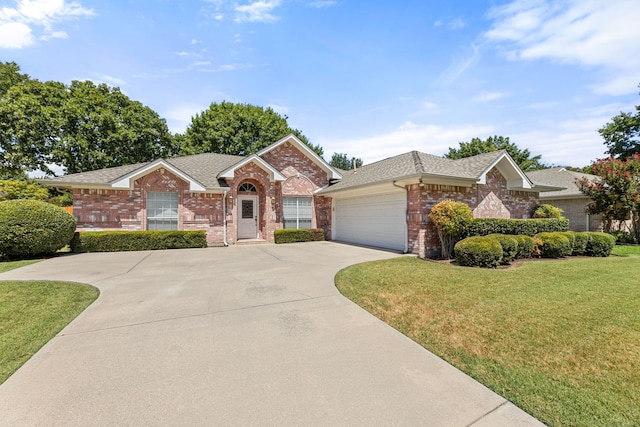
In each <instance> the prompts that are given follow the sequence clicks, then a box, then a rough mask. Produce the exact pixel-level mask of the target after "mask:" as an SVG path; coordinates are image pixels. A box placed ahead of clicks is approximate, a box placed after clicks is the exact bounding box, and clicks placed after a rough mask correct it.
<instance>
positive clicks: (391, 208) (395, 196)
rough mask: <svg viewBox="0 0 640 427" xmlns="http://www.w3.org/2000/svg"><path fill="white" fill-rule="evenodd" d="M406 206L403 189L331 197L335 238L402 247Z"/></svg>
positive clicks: (404, 247) (372, 244)
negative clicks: (354, 195) (332, 198)
mask: <svg viewBox="0 0 640 427" xmlns="http://www.w3.org/2000/svg"><path fill="white" fill-rule="evenodd" d="M406 208H407V196H406V192H404V191H395V192H392V193H386V194H376V195H370V196H360V197H352V198H346V199H334V219H333V224H335V231H334V239H335V240H339V241H343V242H349V243H358V244H361V245H369V246H376V247H380V248H387V249H395V250H398V251H405V250H406V245H407V223H406Z"/></svg>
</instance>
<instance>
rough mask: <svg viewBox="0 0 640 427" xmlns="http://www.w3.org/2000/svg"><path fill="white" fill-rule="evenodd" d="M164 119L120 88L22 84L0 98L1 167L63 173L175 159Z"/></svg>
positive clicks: (84, 84) (88, 82) (54, 83)
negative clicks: (61, 170)
mask: <svg viewBox="0 0 640 427" xmlns="http://www.w3.org/2000/svg"><path fill="white" fill-rule="evenodd" d="M176 151H177V149H176V147H174V146H173V142H172V138H171V134H170V133H169V129H168V127H167V124H166V122H165V120H164V119H161V118H160V117H159V116H158V114H157V113H156V112H155V111H153V110H152V109H150V108H148V107H145V106H144V105H142V104H141V103H140V102H137V101H132V100H131V99H129V98H128V97H127V96H126V95H124V94H123V93H122V92H120V90H119V89H118V88H111V87H109V86H107V85H105V84H100V85H95V84H94V83H92V82H91V81H84V82H81V81H73V82H72V83H71V85H69V86H67V85H65V84H63V83H59V82H53V81H47V82H40V81H38V80H33V79H26V80H23V81H19V82H18V83H16V84H13V85H12V86H11V87H9V89H8V90H7V91H6V92H5V94H4V96H2V98H0V156H2V157H1V158H0V166H2V167H3V169H5V170H6V169H9V170H27V171H33V170H38V169H39V170H41V171H43V172H45V173H47V174H50V175H53V174H54V173H53V171H52V169H51V165H58V166H60V167H62V168H64V169H65V172H66V173H76V172H84V171H89V170H95V169H101V168H107V167H113V166H121V165H126V164H132V163H138V162H145V161H150V160H154V159H156V158H158V157H164V156H170V155H173V154H175V152H176Z"/></svg>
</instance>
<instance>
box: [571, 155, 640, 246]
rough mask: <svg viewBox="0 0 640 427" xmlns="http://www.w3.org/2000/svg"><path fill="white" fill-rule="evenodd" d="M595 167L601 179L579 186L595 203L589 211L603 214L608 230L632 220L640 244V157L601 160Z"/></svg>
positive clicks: (590, 206)
mask: <svg viewBox="0 0 640 427" xmlns="http://www.w3.org/2000/svg"><path fill="white" fill-rule="evenodd" d="M591 167H592V170H593V173H594V174H596V175H598V177H599V179H598V180H593V181H592V180H589V179H587V178H583V179H581V180H579V181H578V182H577V184H578V187H579V188H580V191H582V193H583V194H585V195H586V196H589V198H590V199H591V200H592V201H593V202H592V203H590V204H589V207H588V208H587V211H588V212H589V213H592V214H600V215H601V216H602V220H603V223H604V224H605V229H610V228H611V224H612V223H613V222H616V221H617V222H620V223H623V224H624V223H626V222H627V220H630V224H631V232H632V234H633V235H634V236H635V238H636V241H637V242H640V153H636V154H633V155H631V156H629V157H628V158H626V159H625V160H622V159H616V158H613V157H611V158H609V159H600V160H597V161H596V162H595V163H594V164H593V165H592V166H591Z"/></svg>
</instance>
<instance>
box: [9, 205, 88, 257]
mask: <svg viewBox="0 0 640 427" xmlns="http://www.w3.org/2000/svg"><path fill="white" fill-rule="evenodd" d="M75 229H76V220H75V218H74V217H73V215H71V214H70V213H68V212H67V211H65V210H64V209H62V208H59V207H57V206H54V205H52V204H49V203H45V202H41V201H38V200H7V201H4V202H0V256H5V257H8V258H29V257H33V256H36V255H46V254H52V253H54V252H56V251H57V250H59V249H62V248H64V247H65V246H66V245H67V244H68V243H69V241H70V240H71V238H72V237H73V233H74V231H75Z"/></svg>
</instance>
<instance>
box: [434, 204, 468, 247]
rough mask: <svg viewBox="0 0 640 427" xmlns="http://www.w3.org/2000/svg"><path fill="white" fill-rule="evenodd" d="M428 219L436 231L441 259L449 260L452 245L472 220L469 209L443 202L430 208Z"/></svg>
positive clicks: (463, 205)
mask: <svg viewBox="0 0 640 427" xmlns="http://www.w3.org/2000/svg"><path fill="white" fill-rule="evenodd" d="M429 219H430V220H431V221H433V224H434V225H435V226H436V228H437V229H438V237H439V238H440V243H441V255H442V258H445V259H449V258H451V256H452V255H453V247H454V244H455V243H456V241H458V240H459V239H460V236H463V235H464V233H465V232H466V230H467V226H468V225H469V224H470V223H471V221H472V220H473V212H472V211H471V208H470V207H469V206H467V205H466V204H464V203H462V202H454V201H453V200H443V201H441V202H439V203H436V205H435V206H434V207H433V208H431V211H430V212H429Z"/></svg>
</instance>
